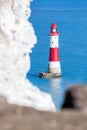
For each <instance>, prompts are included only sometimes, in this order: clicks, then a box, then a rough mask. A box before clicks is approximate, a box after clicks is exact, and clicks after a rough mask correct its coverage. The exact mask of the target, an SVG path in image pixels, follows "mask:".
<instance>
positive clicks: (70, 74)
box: [27, 0, 87, 109]
mask: <svg viewBox="0 0 87 130" xmlns="http://www.w3.org/2000/svg"><path fill="white" fill-rule="evenodd" d="M31 10H32V13H31V17H30V18H29V21H30V22H31V23H32V24H33V27H34V30H35V34H36V36H37V44H36V45H35V47H34V48H33V49H32V53H31V54H30V57H31V69H30V71H29V73H28V75H27V77H28V78H29V80H30V81H31V82H32V83H33V84H34V85H35V86H37V87H38V88H39V89H40V90H42V91H44V92H47V93H50V94H51V95H52V98H53V101H54V103H55V105H56V108H57V109H61V105H62V103H63V100H64V96H65V91H66V89H67V87H69V86H72V85H78V84H87V1H86V0H84V1H82V0H54V1H53V0H50V1H49V0H44V1H42V0H34V1H33V2H32V3H31ZM53 22H55V23H56V24H57V25H58V31H59V32H60V37H59V50H60V62H61V70H62V77H61V78H56V79H41V78H39V77H38V75H39V72H46V71H47V68H48V59H49V46H50V37H49V32H50V26H51V24H52V23H53Z"/></svg>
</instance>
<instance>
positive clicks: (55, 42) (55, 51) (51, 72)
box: [39, 23, 61, 78]
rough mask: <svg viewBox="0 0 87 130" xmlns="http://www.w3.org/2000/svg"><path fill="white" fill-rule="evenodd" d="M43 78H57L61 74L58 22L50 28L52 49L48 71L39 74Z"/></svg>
mask: <svg viewBox="0 0 87 130" xmlns="http://www.w3.org/2000/svg"><path fill="white" fill-rule="evenodd" d="M39 76H40V77H41V78H55V77H60V76H61V66H60V55H59V32H58V31H57V25H56V23H53V24H52V25H51V29H50V49H49V62H48V71H47V72H42V73H40V74H39Z"/></svg>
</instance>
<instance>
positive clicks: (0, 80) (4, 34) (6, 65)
mask: <svg viewBox="0 0 87 130" xmlns="http://www.w3.org/2000/svg"><path fill="white" fill-rule="evenodd" d="M30 3H31V1H30V0H0V96H5V97H6V99H7V101H8V102H9V103H12V104H18V105H24V106H31V107H34V108H37V109H40V110H51V111H54V110H55V106H54V103H53V102H52V98H51V96H50V95H49V94H46V93H43V92H41V91H40V90H39V89H38V88H37V87H35V86H33V85H32V83H30V82H29V81H28V80H27V79H26V74H27V72H28V70H29V69H30V57H29V53H30V52H31V49H32V47H34V44H35V43H36V36H35V34H34V30H33V27H32V24H31V23H29V22H28V20H27V19H28V17H29V16H30V13H31V10H30Z"/></svg>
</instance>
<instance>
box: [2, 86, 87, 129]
mask: <svg viewBox="0 0 87 130" xmlns="http://www.w3.org/2000/svg"><path fill="white" fill-rule="evenodd" d="M67 93H71V94H72V99H73V98H74V100H72V101H73V103H74V105H75V106H74V107H67V105H66V104H68V103H67V102H70V101H71V99H70V97H69V98H66V97H67V96H65V102H64V104H65V105H63V109H62V110H61V111H57V112H47V111H38V110H35V109H33V108H30V107H23V106H18V105H11V104H8V103H7V101H6V99H5V98H3V97H0V130H87V111H86V109H87V100H86V99H87V98H86V97H87V87H86V86H85V87H81V86H80V87H71V88H69V89H68V90H67V92H66V95H67ZM66 99H67V102H66ZM65 108H66V109H65ZM77 108H79V109H77Z"/></svg>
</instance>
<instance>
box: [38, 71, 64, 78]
mask: <svg viewBox="0 0 87 130" xmlns="http://www.w3.org/2000/svg"><path fill="white" fill-rule="evenodd" d="M61 76H62V75H61V73H48V72H41V73H39V77H40V78H58V77H61Z"/></svg>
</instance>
